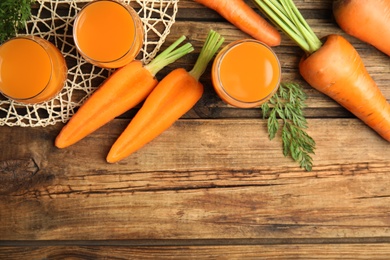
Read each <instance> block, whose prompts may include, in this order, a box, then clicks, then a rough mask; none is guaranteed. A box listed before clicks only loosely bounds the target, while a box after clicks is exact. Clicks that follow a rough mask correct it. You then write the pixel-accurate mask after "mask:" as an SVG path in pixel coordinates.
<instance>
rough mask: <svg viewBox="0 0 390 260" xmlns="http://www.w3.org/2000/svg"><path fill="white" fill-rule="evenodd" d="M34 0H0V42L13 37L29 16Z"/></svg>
mask: <svg viewBox="0 0 390 260" xmlns="http://www.w3.org/2000/svg"><path fill="white" fill-rule="evenodd" d="M33 2H34V0H1V1H0V44H1V43H2V42H4V41H6V40H8V39H10V38H12V37H14V36H15V35H16V34H17V32H18V30H20V29H23V28H24V27H25V23H26V21H27V20H28V19H29V18H30V16H31V4H32V3H33Z"/></svg>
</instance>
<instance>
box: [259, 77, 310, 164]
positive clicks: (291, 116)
mask: <svg viewBox="0 0 390 260" xmlns="http://www.w3.org/2000/svg"><path fill="white" fill-rule="evenodd" d="M306 98H307V96H306V94H305V92H304V91H303V90H302V88H301V86H300V85H298V84H295V83H281V84H280V86H279V89H278V91H277V92H276V93H275V94H274V95H273V96H272V97H271V99H270V100H269V101H268V102H266V103H264V104H263V105H262V106H261V109H262V112H263V117H264V118H266V117H267V116H268V120H267V128H268V136H269V139H270V140H272V139H274V138H275V136H276V134H277V132H278V130H279V129H280V128H281V129H282V130H281V137H282V148H283V155H284V156H290V157H291V158H292V159H293V160H294V161H296V162H298V163H299V165H300V167H302V168H304V169H305V170H307V171H311V170H312V167H313V159H312V157H311V156H310V154H314V150H315V145H316V143H315V141H314V139H313V138H312V137H310V136H309V134H308V133H307V132H306V129H307V121H306V118H305V117H304V114H303V108H304V107H306V105H305V100H306ZM279 118H280V120H278V119H279ZM280 125H282V127H280Z"/></svg>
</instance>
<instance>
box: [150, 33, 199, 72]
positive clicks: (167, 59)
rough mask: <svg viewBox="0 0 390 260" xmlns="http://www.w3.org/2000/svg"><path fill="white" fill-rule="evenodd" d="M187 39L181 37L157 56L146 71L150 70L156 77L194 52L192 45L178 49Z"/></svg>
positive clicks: (188, 44)
mask: <svg viewBox="0 0 390 260" xmlns="http://www.w3.org/2000/svg"><path fill="white" fill-rule="evenodd" d="M185 39H186V37H185V36H184V35H183V36H181V37H180V38H179V39H177V40H176V41H175V42H174V43H172V44H171V45H170V46H169V47H168V48H166V49H165V50H164V51H163V52H161V53H160V54H159V55H158V56H156V57H155V58H154V59H153V60H152V61H151V62H150V63H149V64H147V65H145V66H144V67H145V69H147V70H149V72H150V73H151V74H152V75H153V76H156V74H157V73H158V72H159V71H160V70H162V69H163V68H164V67H165V66H167V65H168V64H171V63H173V62H175V61H176V60H178V59H180V58H181V57H183V56H184V55H186V54H188V53H190V52H192V51H193V50H194V48H193V47H192V45H191V43H186V44H184V45H183V46H181V47H180V48H178V49H176V47H177V46H179V44H180V43H182V42H183V41H184V40H185Z"/></svg>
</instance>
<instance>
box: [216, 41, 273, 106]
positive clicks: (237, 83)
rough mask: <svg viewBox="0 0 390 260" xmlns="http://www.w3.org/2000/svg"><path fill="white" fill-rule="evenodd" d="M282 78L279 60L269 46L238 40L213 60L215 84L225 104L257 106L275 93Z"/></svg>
mask: <svg viewBox="0 0 390 260" xmlns="http://www.w3.org/2000/svg"><path fill="white" fill-rule="evenodd" d="M280 78H281V67H280V63H279V59H278V57H277V56H276V54H275V53H274V52H273V51H272V49H271V48H270V47H269V46H267V45H266V44H264V43H262V42H259V41H257V40H253V39H244V40H238V41H235V42H232V43H230V44H229V45H227V46H226V47H224V48H223V49H222V50H221V51H220V52H219V53H218V55H217V57H216V58H215V60H214V63H213V67H212V82H213V86H214V89H215V91H216V92H217V94H218V95H219V96H220V97H221V99H222V100H224V101H225V102H226V103H228V104H230V105H232V106H235V107H240V108H250V107H256V106H259V105H261V104H263V103H264V102H266V101H267V100H269V99H270V98H271V97H272V95H273V94H274V93H275V92H276V90H277V89H278V87H279V83H280Z"/></svg>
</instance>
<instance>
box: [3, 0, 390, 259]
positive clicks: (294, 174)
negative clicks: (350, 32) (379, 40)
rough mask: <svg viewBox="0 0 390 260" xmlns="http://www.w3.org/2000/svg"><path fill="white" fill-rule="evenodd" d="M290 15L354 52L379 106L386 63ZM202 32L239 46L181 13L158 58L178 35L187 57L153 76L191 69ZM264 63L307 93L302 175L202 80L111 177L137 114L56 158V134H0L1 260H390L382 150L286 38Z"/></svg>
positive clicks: (249, 115) (328, 24) (327, 12)
mask: <svg viewBox="0 0 390 260" xmlns="http://www.w3.org/2000/svg"><path fill="white" fill-rule="evenodd" d="M294 2H295V3H296V5H297V6H298V8H300V9H301V11H302V13H303V15H304V16H305V17H306V18H307V19H308V23H309V24H310V25H311V26H312V27H313V29H314V31H315V32H316V33H317V35H318V36H320V37H324V36H326V35H327V34H330V33H339V34H342V35H344V36H345V37H346V38H347V39H348V40H350V41H351V43H352V44H353V45H354V46H355V47H356V49H357V50H358V52H359V53H360V54H361V56H362V59H363V61H364V63H365V64H366V67H367V70H368V71H369V72H370V74H371V75H372V77H373V78H374V79H375V80H376V81H377V83H378V86H379V87H380V88H381V90H382V91H383V93H384V95H385V96H386V97H387V98H388V100H389V99H390V86H389V82H390V62H389V61H390V59H389V57H388V56H386V55H384V54H382V53H380V52H379V51H378V50H376V49H375V48H373V47H372V46H369V45H368V44H365V43H362V42H360V41H359V40H357V39H354V38H352V37H350V36H347V35H345V34H344V33H343V32H342V31H341V30H340V29H339V28H338V26H337V24H336V23H335V22H334V20H333V17H332V13H331V4H332V1H331V0H295V1H294ZM209 29H214V30H216V31H218V32H219V33H220V34H222V35H223V36H224V37H225V38H226V42H225V44H228V43H229V42H231V41H234V40H236V39H241V38H245V37H248V36H247V35H245V34H244V33H242V32H241V31H239V30H237V29H236V28H235V27H234V26H232V25H231V24H229V23H228V22H226V21H225V20H224V19H223V18H221V17H220V16H219V15H218V14H216V13H215V12H214V11H212V10H208V9H206V8H204V7H203V6H201V5H199V4H197V3H195V2H194V1H192V0H180V2H179V12H178V15H177V17H176V23H175V24H174V26H173V27H172V29H171V33H170V35H169V37H168V39H167V41H166V43H165V44H164V46H167V45H169V44H170V43H172V42H173V41H174V40H175V39H177V38H178V37H179V36H180V35H186V36H187V37H188V39H189V41H190V42H191V43H192V44H193V45H194V47H195V51H194V53H191V54H190V55H188V56H186V57H184V58H182V59H180V60H179V61H178V62H177V63H175V64H174V65H170V66H169V67H167V68H166V69H164V70H163V71H162V72H161V73H160V75H159V76H158V77H160V78H161V77H163V76H164V75H166V74H167V73H168V72H169V70H171V69H173V68H175V67H179V66H180V67H184V68H188V69H190V68H191V67H192V66H193V63H194V61H195V60H196V58H197V55H198V54H199V51H200V48H201V45H202V43H203V40H204V38H205V37H206V35H207V33H208V30H209ZM164 46H163V48H164ZM274 50H275V52H276V53H277V55H278V56H279V58H280V60H281V64H282V69H283V80H284V81H294V82H298V83H300V84H302V86H303V87H304V89H305V92H306V93H307V94H308V100H307V105H308V107H307V108H306V109H305V115H306V116H307V118H308V124H309V128H308V133H309V134H310V135H311V136H312V137H313V138H314V140H315V141H316V143H317V146H316V147H317V148H316V151H315V155H314V156H313V159H314V167H313V170H312V171H311V172H307V171H304V170H303V169H301V168H299V166H298V165H297V164H296V163H295V162H293V161H292V160H291V159H290V158H286V157H284V156H283V154H282V148H281V138H280V136H277V137H276V138H275V140H272V141H270V140H269V139H268V136H267V125H266V121H265V120H264V119H262V117H261V110H260V109H259V108H254V109H238V108H233V107H231V106H228V105H226V104H225V103H223V102H222V101H221V100H220V99H219V98H218V96H217V95H216V94H215V92H214V90H213V88H212V85H211V80H210V68H208V69H207V70H206V72H205V74H204V75H203V76H202V78H201V82H202V83H203V84H204V86H205V93H204V95H203V97H202V99H201V100H200V101H199V102H198V103H197V105H196V106H195V107H194V108H193V109H192V110H191V111H189V112H188V113H187V114H186V115H184V116H183V117H182V118H181V119H180V120H179V121H177V122H176V123H175V124H174V125H173V126H172V127H171V128H169V129H168V130H167V131H165V132H164V133H163V134H162V135H161V136H159V137H158V138H157V139H155V140H154V141H152V142H151V143H149V144H148V145H147V146H145V147H144V148H143V149H141V150H139V151H138V152H136V153H134V154H133V155H131V156H130V157H128V158H126V159H125V160H123V161H121V162H119V163H117V164H108V163H106V161H105V157H106V155H107V152H108V150H109V149H110V146H111V145H112V143H113V142H114V140H115V139H116V138H117V136H118V135H119V134H120V133H121V132H122V131H123V129H124V128H125V127H126V126H127V124H128V123H129V122H130V120H131V118H132V117H133V116H134V114H135V113H136V111H137V110H138V107H136V108H134V109H132V110H130V111H128V112H126V113H125V114H123V115H121V116H120V117H118V118H117V119H115V120H114V121H112V122H110V123H109V124H107V125H105V126H104V127H102V128H101V129H99V130H98V131H96V132H95V133H93V134H91V135H90V136H88V137H87V138H85V139H84V140H82V141H80V142H79V143H77V144H75V145H73V146H71V147H69V148H66V149H57V148H56V147H55V146H54V145H53V142H54V139H55V137H56V135H57V134H58V133H59V131H60V129H61V128H62V126H63V124H60V123H59V124H56V125H54V126H50V127H45V128H21V127H5V126H2V127H0V144H1V150H0V259H206V258H208V259H340V258H342V259H389V256H390V188H389V187H390V186H389V183H390V175H389V169H390V145H389V143H388V142H386V141H385V140H383V139H382V138H380V137H379V136H378V135H377V134H376V133H375V132H373V131H372V130H371V129H370V128H368V127H367V126H366V125H364V124H363V123H362V122H361V121H360V120H358V119H356V118H355V117H354V116H352V115H351V114H350V113H349V112H348V111H346V110H345V109H344V108H342V107H340V106H339V105H338V104H337V103H335V102H334V101H333V100H331V99H329V98H328V97H326V96H324V95H322V94H321V93H319V92H317V91H316V90H314V89H312V88H311V87H310V86H309V85H308V84H307V83H305V82H304V81H303V79H302V78H301V77H300V75H299V74H298V70H297V64H298V62H299V59H300V57H301V55H302V52H301V51H300V49H299V48H297V47H295V46H294V44H293V43H292V42H291V41H290V40H289V39H288V38H287V37H286V36H284V35H283V40H282V45H281V46H278V47H275V48H274Z"/></svg>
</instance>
